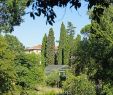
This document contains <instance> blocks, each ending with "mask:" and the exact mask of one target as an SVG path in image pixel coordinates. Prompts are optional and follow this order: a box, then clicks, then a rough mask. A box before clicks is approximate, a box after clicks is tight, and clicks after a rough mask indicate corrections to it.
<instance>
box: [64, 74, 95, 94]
mask: <svg viewBox="0 0 113 95" xmlns="http://www.w3.org/2000/svg"><path fill="white" fill-rule="evenodd" d="M63 88H64V91H66V92H68V93H70V94H71V95H96V91H95V86H94V84H93V83H91V82H90V81H89V80H88V78H87V75H80V76H74V75H72V74H69V75H68V78H67V80H66V81H65V82H64V84H63Z"/></svg>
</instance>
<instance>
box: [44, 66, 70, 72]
mask: <svg viewBox="0 0 113 95" xmlns="http://www.w3.org/2000/svg"><path fill="white" fill-rule="evenodd" d="M67 69H69V66H68V65H48V66H47V67H46V68H45V73H46V74H50V73H51V72H53V71H57V70H58V71H65V70H67Z"/></svg>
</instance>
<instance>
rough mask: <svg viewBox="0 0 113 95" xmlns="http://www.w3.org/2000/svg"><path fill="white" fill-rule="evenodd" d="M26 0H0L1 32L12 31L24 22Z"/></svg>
mask: <svg viewBox="0 0 113 95" xmlns="http://www.w3.org/2000/svg"><path fill="white" fill-rule="evenodd" d="M26 3H27V1H26V0H17V1H15V0H0V32H12V31H13V26H16V25H20V24H21V23H22V22H23V19H22V16H23V15H24V14H25V12H24V10H25V8H26Z"/></svg>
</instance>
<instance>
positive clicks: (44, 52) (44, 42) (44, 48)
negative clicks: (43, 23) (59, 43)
mask: <svg viewBox="0 0 113 95" xmlns="http://www.w3.org/2000/svg"><path fill="white" fill-rule="evenodd" d="M46 55H47V35H46V34H45V35H44V37H43V40H42V49H41V59H42V61H41V63H42V64H43V65H44V66H46V65H47V62H46V58H47V57H46Z"/></svg>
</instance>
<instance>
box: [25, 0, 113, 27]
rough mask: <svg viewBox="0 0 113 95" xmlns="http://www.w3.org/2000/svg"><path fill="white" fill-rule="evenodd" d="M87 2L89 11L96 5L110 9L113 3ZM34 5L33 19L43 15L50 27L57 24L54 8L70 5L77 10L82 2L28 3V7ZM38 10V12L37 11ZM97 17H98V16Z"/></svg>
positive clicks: (106, 0)
mask: <svg viewBox="0 0 113 95" xmlns="http://www.w3.org/2000/svg"><path fill="white" fill-rule="evenodd" d="M84 1H86V2H88V9H90V8H92V7H93V6H95V5H101V6H104V7H108V6H109V5H110V4H111V3H113V1H112V0H93V1H92V0H84ZM30 5H32V10H31V12H30V16H31V17H33V19H34V18H35V15H36V16H40V15H41V14H43V15H44V16H45V17H46V18H47V21H46V23H49V24H50V25H53V23H54V22H55V21H54V19H55V18H56V13H55V11H54V7H55V6H57V7H66V6H67V5H70V8H71V7H74V8H75V9H76V10H77V9H78V8H80V7H81V0H62V1H61V0H57V1H53V0H43V1H40V0H37V1H35V0H33V1H32V0H28V2H27V6H30ZM35 10H38V11H35ZM95 10H96V12H97V13H100V12H101V13H100V14H102V11H100V10H101V9H98V8H96V7H95ZM95 17H98V15H96V16H95Z"/></svg>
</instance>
